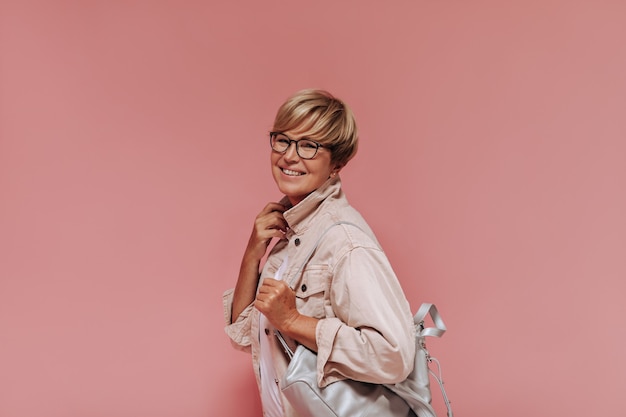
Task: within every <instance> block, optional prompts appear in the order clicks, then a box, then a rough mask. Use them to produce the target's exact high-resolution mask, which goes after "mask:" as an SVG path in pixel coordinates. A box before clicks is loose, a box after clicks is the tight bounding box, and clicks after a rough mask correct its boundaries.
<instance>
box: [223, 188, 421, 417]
mask: <svg viewBox="0 0 626 417" xmlns="http://www.w3.org/2000/svg"><path fill="white" fill-rule="evenodd" d="M282 203H283V204H288V200H286V199H283V201H282ZM284 216H285V219H286V220H287V223H288V224H289V230H288V232H287V234H286V236H285V239H282V240H280V241H279V242H278V243H277V244H276V245H275V246H274V248H273V249H272V250H271V253H270V254H269V256H268V259H267V262H266V263H265V265H264V267H263V270H262V272H261V276H260V281H262V280H263V279H264V278H266V277H273V276H274V274H275V273H276V270H277V269H278V267H279V266H280V264H281V263H282V261H283V259H284V258H285V256H289V263H288V267H287V269H286V270H285V272H284V274H283V279H284V280H285V281H286V282H288V283H290V286H291V287H292V288H294V289H295V292H296V297H297V298H296V306H297V308H298V311H300V313H302V314H304V315H307V316H312V317H316V318H319V319H321V320H320V321H319V322H318V325H317V328H316V340H317V345H318V352H317V380H318V384H319V385H320V386H322V387H323V386H326V385H328V384H330V383H331V382H334V381H338V380H342V379H346V378H350V379H355V380H359V381H365V382H371V383H379V384H382V383H388V384H391V383H396V382H399V381H402V380H404V379H405V378H406V377H407V375H408V374H409V372H410V371H411V370H412V368H413V361H414V358H415V329H414V325H413V315H412V313H411V309H410V306H409V303H408V301H407V300H406V297H405V296H404V293H403V292H402V288H401V287H400V284H399V283H398V280H397V278H396V276H395V274H394V272H393V270H392V268H391V265H390V264H389V261H388V260H387V257H386V256H385V254H384V252H383V251H382V250H381V249H380V247H379V245H378V242H377V241H376V238H375V236H374V234H373V232H372V231H371V229H370V228H369V226H368V225H367V223H366V222H365V220H364V219H363V218H362V217H361V215H360V214H359V213H358V212H357V211H356V210H355V209H354V208H352V207H351V206H350V205H349V204H348V201H347V199H346V197H345V196H344V194H343V192H342V190H341V181H340V180H339V177H335V178H334V179H330V180H328V181H327V182H326V183H325V184H324V185H323V186H322V187H320V188H319V189H318V190H316V191H314V192H313V193H312V194H310V195H309V196H307V198H305V199H304V200H303V201H302V202H300V204H297V205H296V206H294V207H292V208H291V209H289V210H287V211H285V213H284ZM337 221H348V222H351V223H354V224H356V225H358V228H357V227H355V226H353V225H346V224H341V225H336V226H334V227H331V228H330V229H329V230H328V232H327V233H326V234H325V235H324V236H323V238H322V240H321V242H320V244H319V246H318V247H317V249H316V250H315V252H314V253H313V256H312V257H311V258H310V260H309V262H308V263H307V264H306V266H305V268H303V270H304V273H303V274H302V273H298V270H299V269H300V267H301V266H302V264H303V262H304V260H305V259H306V257H307V255H308V254H309V253H310V252H311V250H312V249H313V248H314V247H315V244H316V241H317V240H318V238H319V237H320V235H321V234H322V233H323V232H324V231H325V230H327V229H328V228H329V226H331V225H332V224H333V223H335V222H337ZM232 297H233V290H232V289H231V290H228V291H226V292H225V293H224V297H223V304H224V317H225V320H226V333H227V334H228V336H229V337H230V338H231V339H232V342H233V345H234V346H235V347H236V348H238V349H241V350H245V351H249V352H252V362H253V367H254V372H255V375H256V378H257V383H258V385H259V387H260V386H261V384H260V376H259V337H269V338H270V339H271V343H274V345H273V355H274V356H273V357H274V362H275V365H276V369H277V374H278V376H279V378H280V377H281V376H282V375H283V373H284V370H285V368H286V366H287V361H286V359H285V358H284V355H283V353H282V350H281V348H280V346H279V345H278V344H277V343H276V342H275V337H273V335H272V331H273V329H259V312H258V311H257V310H256V309H255V308H254V307H253V306H252V305H250V306H248V307H247V308H246V309H245V310H244V311H243V312H242V314H241V315H240V316H239V317H238V319H237V321H236V322H235V323H232V320H231V306H232ZM286 403H287V401H286V400H285V399H284V398H283V404H286ZM285 412H286V415H287V416H291V415H295V414H294V413H293V411H292V410H290V407H289V406H288V404H287V405H286V406H285Z"/></svg>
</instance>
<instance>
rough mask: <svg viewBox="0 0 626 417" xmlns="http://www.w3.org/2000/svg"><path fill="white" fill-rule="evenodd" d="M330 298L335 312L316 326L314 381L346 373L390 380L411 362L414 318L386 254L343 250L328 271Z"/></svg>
mask: <svg viewBox="0 0 626 417" xmlns="http://www.w3.org/2000/svg"><path fill="white" fill-rule="evenodd" d="M330 302H331V305H332V307H333V311H334V313H335V315H336V317H333V318H326V319H323V320H321V321H320V323H319V324H318V326H317V341H318V383H319V384H320V386H325V385H327V384H328V383H330V382H333V381H336V380H340V379H344V378H351V379H355V380H359V381H365V382H372V383H395V382H399V381H402V380H403V379H405V378H406V376H407V375H408V373H409V372H410V371H411V369H412V367H413V361H414V358H415V339H414V330H415V329H414V326H413V317H412V313H411V310H410V306H409V303H408V301H407V300H406V298H405V296H404V293H403V291H402V288H401V287H400V284H399V282H398V280H397V278H396V276H395V274H394V272H393V270H392V268H391V265H389V261H388V260H387V257H386V256H385V254H384V253H383V252H382V251H381V250H379V249H378V248H372V247H363V246H360V247H356V248H353V249H350V250H348V251H347V252H346V253H345V254H344V255H343V256H342V257H341V258H340V259H339V261H338V262H337V264H336V265H335V267H334V271H333V281H332V286H331V291H330Z"/></svg>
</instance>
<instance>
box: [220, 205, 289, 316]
mask: <svg viewBox="0 0 626 417" xmlns="http://www.w3.org/2000/svg"><path fill="white" fill-rule="evenodd" d="M284 211H285V207H284V206H283V205H282V204H278V203H269V204H268V205H266V206H265V207H264V208H263V210H262V211H261V212H260V213H259V215H258V216H257V217H256V219H255V221H254V228H253V229H252V233H251V235H250V239H249V240H248V245H247V246H246V250H245V252H244V255H243V259H242V260H241V267H240V268H239V278H238V279H237V284H236V286H235V290H234V293H233V304H232V310H231V321H232V322H235V321H236V320H237V318H238V317H239V315H240V314H241V312H242V311H243V310H244V309H245V308H246V307H248V306H249V305H250V304H251V303H252V302H253V301H254V298H255V295H256V289H257V285H258V283H259V265H260V263H261V258H263V256H264V255H265V252H266V251H267V247H268V246H269V244H270V241H271V240H272V238H274V237H279V238H280V237H282V236H283V235H284V233H285V231H286V230H287V222H286V221H285V218H284V217H283V212H284Z"/></svg>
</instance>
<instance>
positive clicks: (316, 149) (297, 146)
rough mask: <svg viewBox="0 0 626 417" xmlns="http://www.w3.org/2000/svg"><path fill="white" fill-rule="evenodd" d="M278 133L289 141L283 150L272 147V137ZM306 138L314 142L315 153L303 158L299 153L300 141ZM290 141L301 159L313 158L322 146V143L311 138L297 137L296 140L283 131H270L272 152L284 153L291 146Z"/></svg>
mask: <svg viewBox="0 0 626 417" xmlns="http://www.w3.org/2000/svg"><path fill="white" fill-rule="evenodd" d="M278 135H282V136H284V137H286V138H287V140H288V141H289V145H287V148H285V150H284V151H279V150H278V149H274V146H273V145H274V138H275V137H276V136H278ZM303 140H306V141H307V142H311V143H314V144H315V153H314V154H313V156H311V157H309V158H305V157H304V156H302V155H300V141H303ZM292 143H295V144H296V153H297V154H298V156H299V157H300V158H302V159H313V158H315V157H316V156H317V151H318V150H319V149H320V148H324V145H322V144H321V143H319V142H316V141H314V140H313V139H308V138H302V139H298V140H293V139H291V138H290V137H289V136H287V135H285V134H284V133H283V132H270V146H271V147H272V150H273V151H274V152H278V153H285V152H287V151H288V150H289V147H290V146H291V144H292Z"/></svg>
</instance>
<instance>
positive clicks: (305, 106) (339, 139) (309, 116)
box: [272, 89, 358, 166]
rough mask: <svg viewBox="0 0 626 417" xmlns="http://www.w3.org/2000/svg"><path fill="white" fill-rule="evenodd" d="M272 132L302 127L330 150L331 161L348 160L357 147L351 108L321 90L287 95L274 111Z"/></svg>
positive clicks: (338, 162)
mask: <svg viewBox="0 0 626 417" xmlns="http://www.w3.org/2000/svg"><path fill="white" fill-rule="evenodd" d="M272 130H273V131H275V132H286V131H288V130H299V131H306V132H307V133H308V134H307V137H308V138H309V139H312V140H314V141H316V142H319V143H321V144H322V145H324V147H326V148H328V149H329V150H330V152H331V162H332V163H335V164H337V165H339V166H344V165H345V164H347V163H348V161H349V160H350V159H352V157H354V155H356V151H357V148H358V132H357V127H356V121H355V120H354V115H353V114H352V110H350V108H349V107H348V106H347V105H346V104H345V103H344V102H343V101H341V100H339V99H338V98H336V97H334V96H333V95H332V94H330V93H329V92H327V91H324V90H312V89H310V90H302V91H298V92H297V93H295V94H294V95H293V96H291V97H290V98H289V99H287V101H285V103H283V105H282V106H280V108H279V109H278V112H277V113H276V119H275V120H274V127H273V129H272Z"/></svg>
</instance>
